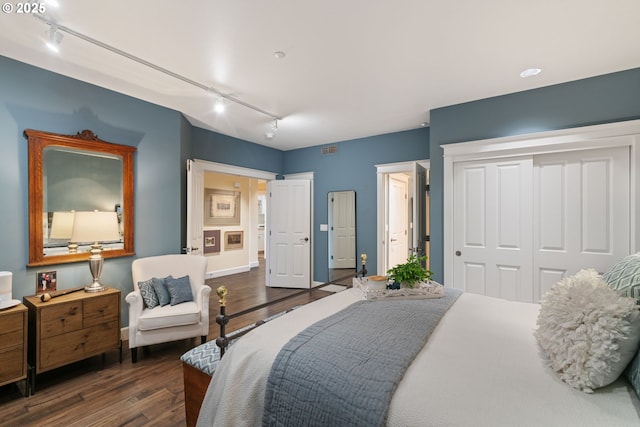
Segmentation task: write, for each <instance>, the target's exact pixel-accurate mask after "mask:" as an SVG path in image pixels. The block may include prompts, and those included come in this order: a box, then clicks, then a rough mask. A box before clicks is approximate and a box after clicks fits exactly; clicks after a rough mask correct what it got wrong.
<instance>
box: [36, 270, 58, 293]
mask: <svg viewBox="0 0 640 427" xmlns="http://www.w3.org/2000/svg"><path fill="white" fill-rule="evenodd" d="M57 286H58V279H57V278H56V272H55V270H53V271H38V272H37V273H36V294H42V293H45V292H54V291H55V290H56V289H57Z"/></svg>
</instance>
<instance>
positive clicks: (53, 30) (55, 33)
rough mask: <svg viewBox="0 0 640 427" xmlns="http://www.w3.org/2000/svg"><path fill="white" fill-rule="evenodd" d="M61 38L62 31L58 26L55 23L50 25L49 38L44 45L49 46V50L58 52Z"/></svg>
mask: <svg viewBox="0 0 640 427" xmlns="http://www.w3.org/2000/svg"><path fill="white" fill-rule="evenodd" d="M61 40H62V33H61V32H60V31H59V30H58V27H57V26H55V25H50V26H49V38H48V40H47V42H46V45H47V47H48V48H49V50H50V51H52V52H55V53H59V52H60V41H61Z"/></svg>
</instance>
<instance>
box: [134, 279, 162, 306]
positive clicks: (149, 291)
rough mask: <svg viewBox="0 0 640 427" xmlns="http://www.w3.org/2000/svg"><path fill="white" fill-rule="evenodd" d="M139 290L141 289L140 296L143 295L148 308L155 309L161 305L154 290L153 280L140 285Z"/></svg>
mask: <svg viewBox="0 0 640 427" xmlns="http://www.w3.org/2000/svg"><path fill="white" fill-rule="evenodd" d="M138 289H140V295H142V300H143V301H144V305H145V306H146V307H148V308H154V307H156V306H157V305H158V304H159V302H158V295H156V291H154V290H153V279H149V280H145V281H144V282H140V283H138Z"/></svg>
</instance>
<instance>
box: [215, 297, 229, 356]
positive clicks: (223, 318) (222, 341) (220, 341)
mask: <svg viewBox="0 0 640 427" xmlns="http://www.w3.org/2000/svg"><path fill="white" fill-rule="evenodd" d="M216 293H217V294H218V298H220V314H218V315H217V316H216V323H217V324H218V325H220V336H219V337H218V338H216V345H217V346H218V347H219V348H220V357H222V356H224V351H225V349H226V348H227V345H228V344H229V340H228V339H227V334H226V331H225V329H226V328H225V327H226V325H227V323H229V317H228V316H227V313H226V308H227V307H226V306H227V293H228V290H227V287H226V286H219V287H218V289H216Z"/></svg>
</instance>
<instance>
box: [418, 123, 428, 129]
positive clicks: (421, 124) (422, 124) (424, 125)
mask: <svg viewBox="0 0 640 427" xmlns="http://www.w3.org/2000/svg"><path fill="white" fill-rule="evenodd" d="M420 126H422V127H423V128H426V127H427V126H429V122H422V123H420Z"/></svg>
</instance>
